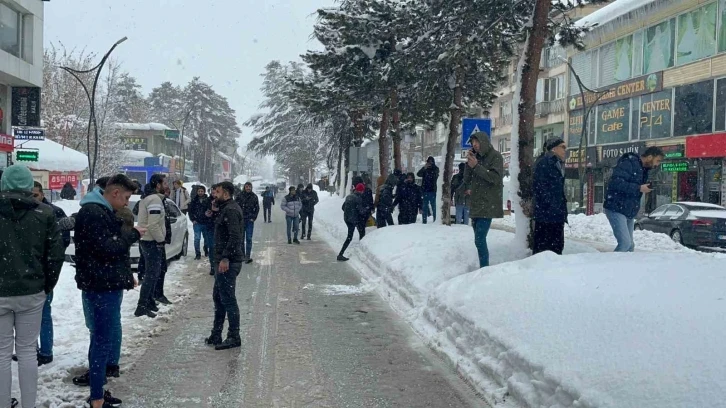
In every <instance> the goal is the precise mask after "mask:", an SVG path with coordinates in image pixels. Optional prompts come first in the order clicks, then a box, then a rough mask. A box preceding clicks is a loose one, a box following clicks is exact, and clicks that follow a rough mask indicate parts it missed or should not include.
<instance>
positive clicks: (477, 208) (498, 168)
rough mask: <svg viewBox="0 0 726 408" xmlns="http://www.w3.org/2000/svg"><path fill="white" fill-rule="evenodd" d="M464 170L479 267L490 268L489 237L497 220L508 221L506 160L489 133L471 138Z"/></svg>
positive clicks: (479, 133)
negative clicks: (504, 189) (504, 218)
mask: <svg viewBox="0 0 726 408" xmlns="http://www.w3.org/2000/svg"><path fill="white" fill-rule="evenodd" d="M469 142H470V143H471V145H472V149H471V150H469V152H468V154H467V159H466V168H465V169H464V185H465V188H466V190H465V194H467V195H469V197H470V209H469V214H470V215H471V223H472V226H473V227H474V244H475V245H476V249H477V252H478V253H479V267H480V268H483V267H485V266H489V247H488V246H487V235H488V234H489V228H490V227H491V225H492V219H493V218H502V217H504V210H503V209H502V194H503V191H502V190H503V187H504V183H503V175H504V159H503V158H502V155H501V154H500V153H499V152H498V151H496V150H495V149H494V147H493V146H492V144H491V142H490V141H489V136H487V134H486V133H482V132H477V133H474V134H473V135H471V137H470V139H469Z"/></svg>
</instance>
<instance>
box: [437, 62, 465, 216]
mask: <svg viewBox="0 0 726 408" xmlns="http://www.w3.org/2000/svg"><path fill="white" fill-rule="evenodd" d="M461 75H462V73H461V68H457V70H456V87H455V88H454V103H453V105H452V108H451V113H450V115H451V119H450V121H449V139H448V140H447V142H446V159H445V161H444V178H443V180H442V183H441V184H442V186H441V187H442V188H441V198H442V200H441V202H442V206H443V207H442V208H441V222H442V223H443V224H444V225H451V183H450V181H451V177H452V176H453V175H454V154H455V152H456V146H457V142H458V141H459V122H461V112H462V107H461V100H462V96H463V92H464V90H463V89H462V86H461Z"/></svg>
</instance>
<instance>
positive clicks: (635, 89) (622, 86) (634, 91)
mask: <svg viewBox="0 0 726 408" xmlns="http://www.w3.org/2000/svg"><path fill="white" fill-rule="evenodd" d="M662 89H663V72H655V73H652V74H649V75H643V76H642V77H638V78H633V79H631V80H630V81H624V82H620V83H617V84H615V85H613V86H611V87H609V88H605V89H601V90H599V92H605V94H604V95H603V96H601V97H600V99H597V97H598V94H597V93H591V92H585V99H586V102H587V104H588V105H592V104H593V103H595V101H596V100H597V103H598V104H601V103H608V102H615V101H619V100H621V99H628V98H632V97H634V96H640V95H646V94H649V93H653V92H658V91H661V90H662ZM582 105H583V104H582V96H581V95H579V94H578V95H573V96H572V97H570V102H569V103H568V105H567V106H568V108H569V110H576V109H582Z"/></svg>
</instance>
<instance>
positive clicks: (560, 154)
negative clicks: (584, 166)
mask: <svg viewBox="0 0 726 408" xmlns="http://www.w3.org/2000/svg"><path fill="white" fill-rule="evenodd" d="M544 147H545V153H544V154H543V155H542V156H541V157H540V158H539V159H537V162H536V163H535V165H534V183H533V185H532V190H533V191H534V247H533V248H532V253H533V254H538V253H540V252H544V251H552V252H554V253H556V254H558V255H562V250H563V249H564V247H565V223H566V222H567V197H565V166H564V163H565V157H566V155H567V145H566V144H565V141H564V140H562V139H560V138H557V139H553V140H549V141H547V142H546V143H545V146H544Z"/></svg>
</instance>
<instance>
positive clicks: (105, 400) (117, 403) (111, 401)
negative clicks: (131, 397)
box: [103, 390, 123, 407]
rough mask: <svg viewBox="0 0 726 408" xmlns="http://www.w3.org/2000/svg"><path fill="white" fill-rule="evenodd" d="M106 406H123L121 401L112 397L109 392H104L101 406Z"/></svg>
mask: <svg viewBox="0 0 726 408" xmlns="http://www.w3.org/2000/svg"><path fill="white" fill-rule="evenodd" d="M106 404H108V405H110V406H112V407H120V406H121V404H123V401H121V400H120V399H118V398H116V397H114V396H113V395H111V392H110V391H108V390H106V392H104V393H103V405H104V406H106Z"/></svg>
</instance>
